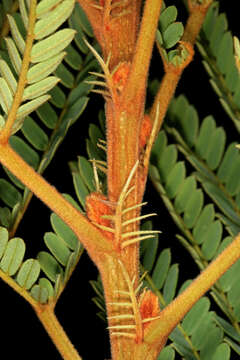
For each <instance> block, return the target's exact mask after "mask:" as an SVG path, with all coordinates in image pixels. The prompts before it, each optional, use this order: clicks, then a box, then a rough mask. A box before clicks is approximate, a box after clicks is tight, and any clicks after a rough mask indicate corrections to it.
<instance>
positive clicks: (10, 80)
mask: <svg viewBox="0 0 240 360" xmlns="http://www.w3.org/2000/svg"><path fill="white" fill-rule="evenodd" d="M0 73H1V75H2V77H3V78H4V80H5V81H6V82H7V86H8V88H9V89H10V91H11V93H12V94H15V92H16V90H17V81H16V79H15V77H14V76H13V74H12V71H11V70H10V68H9V66H8V64H7V63H6V61H4V60H2V59H0ZM7 91H8V90H7Z"/></svg>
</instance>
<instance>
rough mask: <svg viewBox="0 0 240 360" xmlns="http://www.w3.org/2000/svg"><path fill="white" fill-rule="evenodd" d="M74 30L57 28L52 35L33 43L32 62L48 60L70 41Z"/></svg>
mask: <svg viewBox="0 0 240 360" xmlns="http://www.w3.org/2000/svg"><path fill="white" fill-rule="evenodd" d="M74 35H75V31H74V30H72V29H63V30H59V31H58V32H57V33H55V34H54V35H51V36H49V37H47V38H46V39H44V40H41V41H39V42H37V43H36V44H35V45H33V48H32V53H31V60H32V62H33V63H37V62H41V61H44V60H48V59H50V58H51V57H53V56H55V55H56V54H58V53H60V52H61V51H62V50H63V49H64V48H65V47H67V46H68V45H69V44H70V42H71V41H72V39H73V37H74Z"/></svg>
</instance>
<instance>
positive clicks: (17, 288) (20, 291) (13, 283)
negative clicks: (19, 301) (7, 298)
mask: <svg viewBox="0 0 240 360" xmlns="http://www.w3.org/2000/svg"><path fill="white" fill-rule="evenodd" d="M0 278H1V279H2V280H3V281H4V282H5V283H7V284H8V285H9V286H10V287H11V288H12V289H13V290H15V291H16V292H17V293H18V294H19V295H21V296H22V297H23V298H24V299H25V300H27V301H28V302H29V303H30V304H31V305H32V306H33V307H34V306H37V302H36V300H34V298H33V297H32V296H31V295H30V293H29V292H28V291H27V290H26V289H24V288H23V287H21V286H19V285H18V283H17V282H16V281H15V280H14V279H13V278H12V277H11V276H9V275H8V274H6V273H5V272H4V271H2V270H0Z"/></svg>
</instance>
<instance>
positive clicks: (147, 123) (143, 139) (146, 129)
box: [139, 115, 152, 148]
mask: <svg viewBox="0 0 240 360" xmlns="http://www.w3.org/2000/svg"><path fill="white" fill-rule="evenodd" d="M151 131H152V122H151V119H150V117H149V116H148V115H144V118H143V122H142V126H141V132H140V139H139V142H140V147H141V148H143V147H144V146H145V145H146V143H147V140H148V138H149V136H150V134H151Z"/></svg>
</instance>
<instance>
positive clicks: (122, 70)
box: [112, 62, 130, 92]
mask: <svg viewBox="0 0 240 360" xmlns="http://www.w3.org/2000/svg"><path fill="white" fill-rule="evenodd" d="M129 72H130V63H129V62H122V63H120V64H119V65H118V67H117V69H116V70H115V71H114V73H113V76H112V79H113V83H114V85H115V87H116V88H117V90H118V91H119V92H122V90H123V88H124V86H125V85H126V82H127V79H128V75H129Z"/></svg>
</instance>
